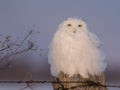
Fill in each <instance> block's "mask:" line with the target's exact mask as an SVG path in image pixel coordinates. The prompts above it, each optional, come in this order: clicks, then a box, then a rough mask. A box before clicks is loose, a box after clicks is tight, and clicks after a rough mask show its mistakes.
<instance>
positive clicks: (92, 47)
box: [48, 18, 106, 78]
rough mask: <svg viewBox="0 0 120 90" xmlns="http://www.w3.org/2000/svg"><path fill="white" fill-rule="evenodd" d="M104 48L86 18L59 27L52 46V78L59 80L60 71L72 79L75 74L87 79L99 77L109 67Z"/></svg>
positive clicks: (50, 51)
mask: <svg viewBox="0 0 120 90" xmlns="http://www.w3.org/2000/svg"><path fill="white" fill-rule="evenodd" d="M100 45H101V41H100V40H99V39H98V38H97V36H96V35H95V34H93V33H91V32H90V31H89V30H88V28H87V25H86V23H85V22H84V21H83V20H82V19H79V18H68V19H66V20H65V21H63V22H62V23H61V24H60V25H59V27H58V30H57V31H56V33H55V34H54V36H53V39H52V41H51V43H50V46H49V53H48V62H49V64H50V68H51V74H52V76H55V77H58V74H59V73H60V71H62V72H64V73H65V74H69V76H70V77H71V76H73V75H75V74H80V75H81V76H82V77H83V78H88V77H89V75H99V74H100V73H102V72H103V71H104V70H105V68H106V63H105V61H104V59H105V57H104V55H103V54H102V52H101V50H100V48H99V46H100Z"/></svg>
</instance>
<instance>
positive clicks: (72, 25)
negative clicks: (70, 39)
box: [59, 18, 87, 35]
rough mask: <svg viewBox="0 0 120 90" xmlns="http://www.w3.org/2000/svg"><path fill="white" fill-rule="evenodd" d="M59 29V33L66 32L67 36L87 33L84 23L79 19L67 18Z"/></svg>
mask: <svg viewBox="0 0 120 90" xmlns="http://www.w3.org/2000/svg"><path fill="white" fill-rule="evenodd" d="M59 29H60V30H61V31H64V32H67V33H69V34H73V35H74V34H78V33H82V32H87V27H86V23H85V22H84V21H83V20H82V19H79V18H68V19H66V20H65V21H63V22H62V23H61V24H60V26H59Z"/></svg>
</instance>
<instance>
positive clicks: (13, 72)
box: [0, 0, 120, 90]
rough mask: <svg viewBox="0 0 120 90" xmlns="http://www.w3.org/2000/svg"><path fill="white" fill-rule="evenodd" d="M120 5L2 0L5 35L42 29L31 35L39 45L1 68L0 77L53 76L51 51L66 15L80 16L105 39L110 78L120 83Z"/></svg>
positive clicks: (117, 0) (0, 30)
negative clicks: (55, 34) (49, 56)
mask: <svg viewBox="0 0 120 90" xmlns="http://www.w3.org/2000/svg"><path fill="white" fill-rule="evenodd" d="M119 8H120V0H114V1H113V0H59V1H58V0H0V35H1V36H2V35H3V36H6V35H10V36H11V39H12V40H16V39H17V38H20V39H21V38H23V37H24V36H25V35H26V34H27V32H28V31H29V30H30V29H31V28H32V29H33V30H34V31H35V32H39V34H34V35H32V36H31V37H30V39H31V40H33V41H36V43H37V45H39V49H38V50H37V51H34V52H29V53H27V54H24V55H22V57H20V58H19V60H17V62H16V63H14V64H11V66H10V67H8V68H6V69H4V70H1V71H0V80H14V79H17V80H23V79H36V80H49V79H51V76H50V69H49V68H50V66H49V64H48V62H47V55H48V45H49V43H50V41H51V39H52V36H53V34H54V32H55V31H56V30H57V27H58V25H59V24H60V23H61V22H62V21H63V20H64V19H66V18H68V17H79V18H82V19H84V20H85V21H86V23H87V25H88V28H89V30H90V31H91V32H94V33H95V34H96V35H97V36H98V37H99V38H100V39H101V41H102V42H103V46H102V49H103V51H104V52H105V54H106V62H107V64H108V67H107V69H106V71H105V74H106V81H107V82H108V83H117V84H120V82H119V81H120V77H119V76H120V70H119V68H120V48H119V46H120V40H119V39H120V35H119V34H120V25H119V24H120V10H119ZM25 45H26V44H25ZM22 47H25V46H24V45H23V46H22ZM0 88H1V86H0ZM4 90H5V89H4ZM6 90H8V89H6ZM12 90H13V89H12ZM43 90H46V89H43ZM112 90H113V89H112ZM114 90H115V89H114Z"/></svg>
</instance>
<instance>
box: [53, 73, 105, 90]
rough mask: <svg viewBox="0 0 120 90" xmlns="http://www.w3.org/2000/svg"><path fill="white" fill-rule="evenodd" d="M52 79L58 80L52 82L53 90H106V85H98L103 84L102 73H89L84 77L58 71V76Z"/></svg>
mask: <svg viewBox="0 0 120 90" xmlns="http://www.w3.org/2000/svg"><path fill="white" fill-rule="evenodd" d="M53 81H56V82H58V83H53V90H107V88H106V87H104V86H100V85H105V77H104V74H103V73H102V74H101V75H99V76H92V75H90V76H89V78H88V79H85V78H82V77H81V76H80V75H74V76H73V77H69V75H67V74H64V73H63V72H60V74H59V76H58V78H56V77H53ZM73 81H74V82H73ZM78 81H79V82H78Z"/></svg>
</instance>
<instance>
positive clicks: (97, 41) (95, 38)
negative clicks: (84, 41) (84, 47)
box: [89, 32, 102, 47]
mask: <svg viewBox="0 0 120 90" xmlns="http://www.w3.org/2000/svg"><path fill="white" fill-rule="evenodd" d="M89 37H90V40H91V41H92V43H93V44H94V45H95V46H96V47H99V46H100V45H101V44H102V42H101V41H100V40H99V38H98V37H97V36H96V35H95V34H93V33H90V32H89Z"/></svg>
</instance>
